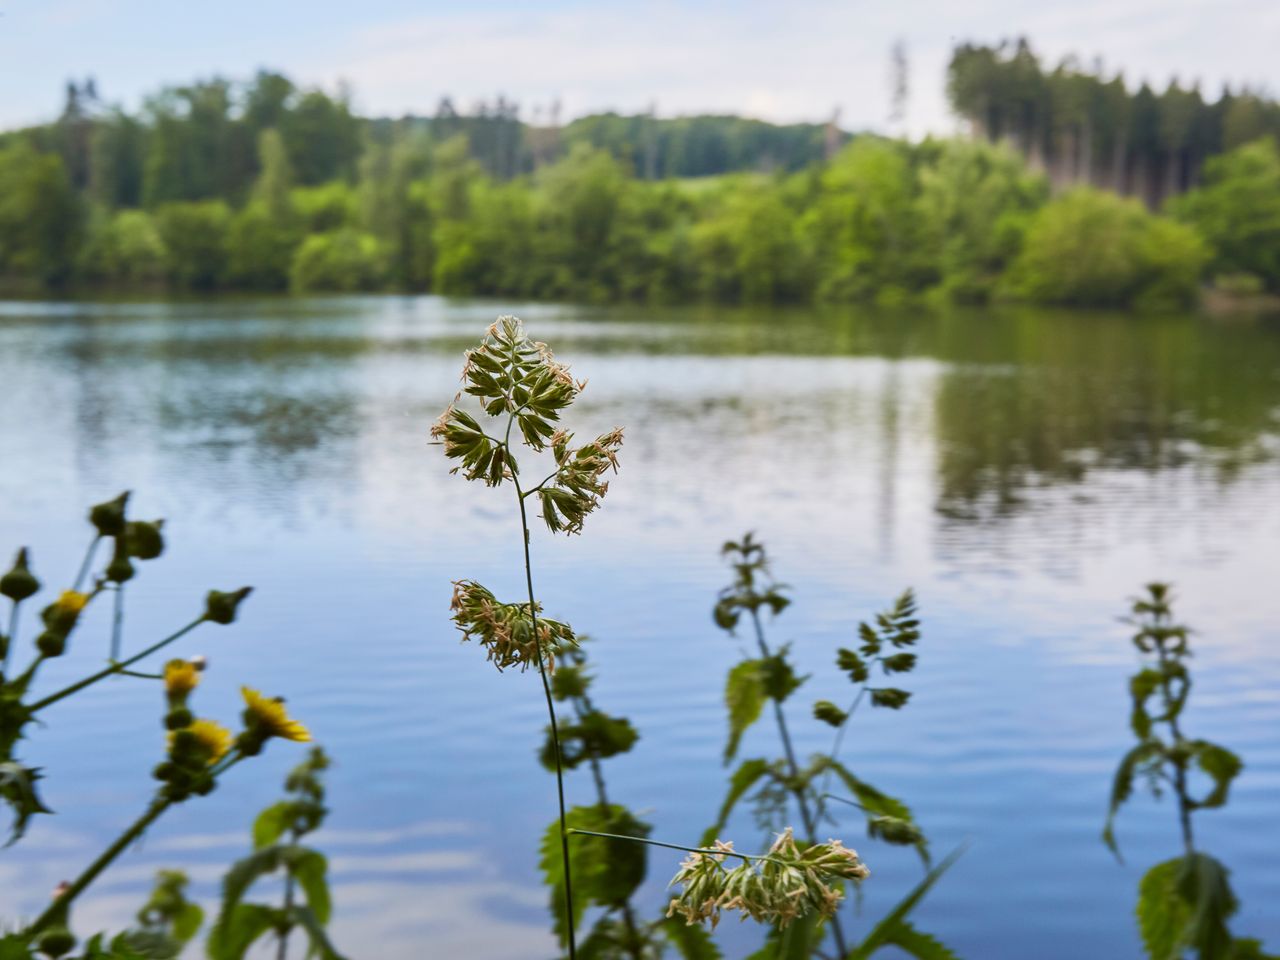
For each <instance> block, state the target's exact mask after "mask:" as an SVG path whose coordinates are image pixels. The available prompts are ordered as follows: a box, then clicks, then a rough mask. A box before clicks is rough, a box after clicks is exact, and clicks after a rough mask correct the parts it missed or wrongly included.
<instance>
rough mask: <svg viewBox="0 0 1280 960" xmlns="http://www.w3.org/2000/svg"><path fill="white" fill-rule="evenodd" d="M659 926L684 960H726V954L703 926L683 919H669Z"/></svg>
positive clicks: (660, 922)
mask: <svg viewBox="0 0 1280 960" xmlns="http://www.w3.org/2000/svg"><path fill="white" fill-rule="evenodd" d="M659 926H660V927H661V928H662V932H663V933H664V934H665V935H666V938H667V943H669V944H671V945H672V946H673V947H675V949H676V953H677V954H678V955H679V956H680V957H681V958H683V960H724V954H723V953H721V952H720V948H719V947H717V946H716V943H715V941H714V940H712V939H711V934H709V933H708V932H707V930H706V928H705V927H703V926H702V925H701V924H698V923H685V922H684V919H683V918H681V917H667V918H666V919H665V920H662V921H659Z"/></svg>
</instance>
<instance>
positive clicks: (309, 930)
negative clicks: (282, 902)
mask: <svg viewBox="0 0 1280 960" xmlns="http://www.w3.org/2000/svg"><path fill="white" fill-rule="evenodd" d="M288 919H289V920H291V921H292V922H293V923H294V924H295V925H297V926H299V927H301V928H302V929H303V931H305V932H306V934H307V939H308V940H310V941H311V948H310V949H309V950H308V951H307V953H308V955H309V956H316V957H319V958H320V960H343V957H342V954H340V953H338V951H337V950H336V949H335V948H334V946H333V944H332V943H331V942H330V940H329V934H328V931H326V930H325V928H324V924H323V923H321V922H320V919H319V918H318V917H317V916H316V915H315V914H314V913H312V912H311V911H310V910H309V909H308V908H306V907H303V906H294V907H291V908H290V909H289V915H288Z"/></svg>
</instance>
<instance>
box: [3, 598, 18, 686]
mask: <svg viewBox="0 0 1280 960" xmlns="http://www.w3.org/2000/svg"><path fill="white" fill-rule="evenodd" d="M20 606H22V601H21V600H15V601H14V602H13V605H12V606H11V607H10V608H9V640H8V644H9V645H8V646H7V647H5V648H4V662H3V664H0V674H3V675H4V676H6V677H7V676H8V675H9V654H10V653H12V652H13V648H14V646H15V645H16V644H17V642H18V607H20Z"/></svg>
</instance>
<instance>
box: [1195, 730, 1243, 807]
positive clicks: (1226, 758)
mask: <svg viewBox="0 0 1280 960" xmlns="http://www.w3.org/2000/svg"><path fill="white" fill-rule="evenodd" d="M1191 749H1192V755H1193V756H1194V757H1195V759H1196V763H1197V764H1199V766H1200V769H1201V770H1203V771H1204V772H1205V773H1207V774H1208V775H1209V776H1210V777H1211V778H1212V779H1213V790H1212V791H1210V792H1209V795H1208V796H1206V797H1205V798H1204V799H1203V800H1200V801H1199V802H1197V803H1196V804H1195V805H1196V806H1197V807H1202V808H1206V809H1207V808H1209V807H1220V806H1222V805H1223V804H1224V803H1226V802H1227V794H1228V793H1229V792H1230V790H1231V781H1232V780H1234V779H1235V778H1236V777H1237V776H1238V775H1239V773H1240V771H1241V770H1242V769H1244V761H1242V760H1241V759H1240V758H1239V757H1237V756H1236V755H1235V754H1234V753H1232V752H1231V751H1230V750H1228V749H1227V748H1226V747H1220V746H1218V745H1217V744H1216V743H1210V742H1209V741H1208V740H1193V741H1191Z"/></svg>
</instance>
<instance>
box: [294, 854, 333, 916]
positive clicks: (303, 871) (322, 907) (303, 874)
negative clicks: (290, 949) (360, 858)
mask: <svg viewBox="0 0 1280 960" xmlns="http://www.w3.org/2000/svg"><path fill="white" fill-rule="evenodd" d="M328 868H329V862H328V861H327V860H326V859H325V856H324V854H322V853H320V852H319V851H317V850H301V851H299V852H298V853H297V854H296V855H295V856H293V857H292V858H291V863H290V872H291V873H292V874H293V876H294V878H295V879H296V880H297V881H298V886H299V887H301V888H302V893H303V895H304V896H305V897H306V898H307V906H309V907H310V908H311V912H312V914H314V915H315V918H316V919H317V920H319V921H320V922H321V923H328V922H329V915H330V912H331V910H332V907H331V905H330V902H329V882H328V879H327V873H328Z"/></svg>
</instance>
